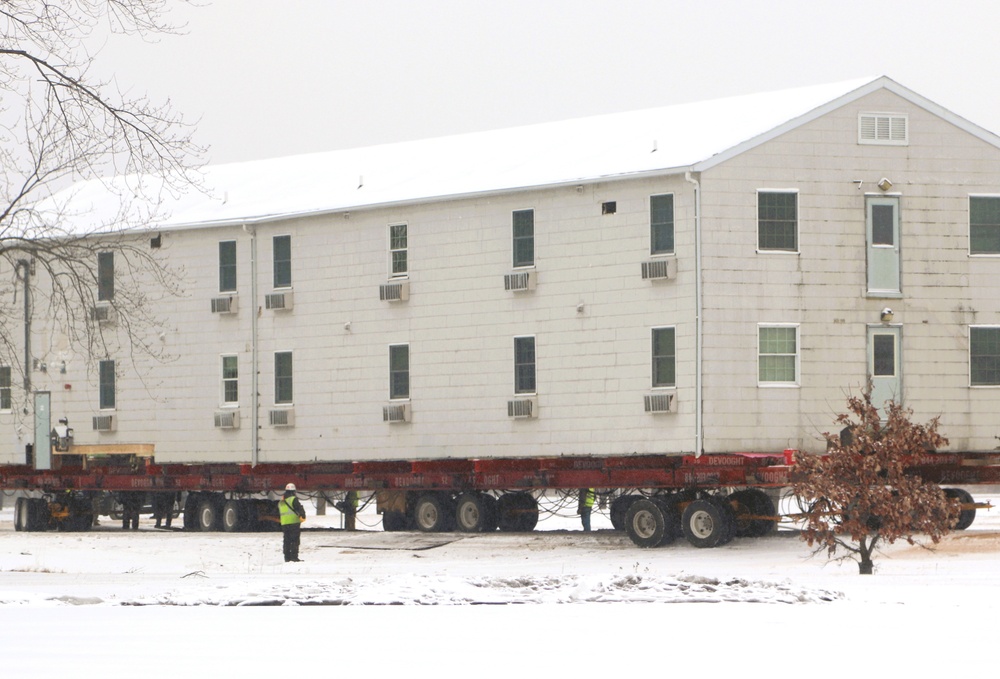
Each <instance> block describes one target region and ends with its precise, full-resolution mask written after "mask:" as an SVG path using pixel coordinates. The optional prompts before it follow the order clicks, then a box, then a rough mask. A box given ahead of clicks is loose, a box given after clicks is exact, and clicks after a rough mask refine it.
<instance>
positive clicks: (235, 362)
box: [222, 356, 240, 405]
mask: <svg viewBox="0 0 1000 679" xmlns="http://www.w3.org/2000/svg"><path fill="white" fill-rule="evenodd" d="M222 402H223V403H225V404H226V405H236V404H238V403H239V402H240V359H239V357H238V356H223V357H222Z"/></svg>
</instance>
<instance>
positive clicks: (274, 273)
mask: <svg viewBox="0 0 1000 679" xmlns="http://www.w3.org/2000/svg"><path fill="white" fill-rule="evenodd" d="M279 238H287V239H288V282H287V283H286V282H285V281H282V282H281V284H280V285H279V284H278V280H277V278H278V249H277V248H276V247H274V246H275V243H276V242H277V240H278V239H279ZM282 261H284V260H282ZM293 273H294V272H293V270H292V234H290V233H279V234H275V235H274V236H272V237H271V283H272V285H273V289H274V290H291V289H292V281H293V280H295V278H294V276H292V274H293Z"/></svg>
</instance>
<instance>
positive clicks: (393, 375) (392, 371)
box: [389, 344, 410, 399]
mask: <svg viewBox="0 0 1000 679" xmlns="http://www.w3.org/2000/svg"><path fill="white" fill-rule="evenodd" d="M389 398H391V399H395V398H410V345H409V344H393V345H391V346H390V347H389Z"/></svg>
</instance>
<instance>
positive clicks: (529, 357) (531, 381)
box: [514, 337, 535, 394]
mask: <svg viewBox="0 0 1000 679" xmlns="http://www.w3.org/2000/svg"><path fill="white" fill-rule="evenodd" d="M514 393H515V394H534V393H535V338H534V337H515V338H514Z"/></svg>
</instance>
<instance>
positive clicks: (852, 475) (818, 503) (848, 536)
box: [793, 387, 960, 575]
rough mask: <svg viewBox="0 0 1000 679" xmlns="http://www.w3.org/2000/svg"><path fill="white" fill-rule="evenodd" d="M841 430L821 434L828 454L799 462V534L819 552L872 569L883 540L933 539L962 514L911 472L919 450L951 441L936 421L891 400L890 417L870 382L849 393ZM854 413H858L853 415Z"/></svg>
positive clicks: (796, 485) (926, 451)
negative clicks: (920, 418)
mask: <svg viewBox="0 0 1000 679" xmlns="http://www.w3.org/2000/svg"><path fill="white" fill-rule="evenodd" d="M848 410H849V411H850V414H841V415H840V416H838V418H837V423H838V424H839V425H841V426H842V427H843V429H842V430H841V432H840V433H839V434H836V435H833V434H829V433H827V434H824V436H825V437H826V439H827V444H828V450H827V454H826V455H823V456H810V457H806V458H804V459H802V460H800V461H799V463H798V464H797V465H796V473H795V476H794V479H793V490H794V492H795V494H796V495H797V496H798V497H799V498H800V500H801V501H802V502H803V503H804V504H805V505H806V507H807V511H806V516H805V520H806V525H805V528H804V530H803V532H802V537H803V539H804V540H806V541H807V542H808V544H809V545H810V546H816V548H817V551H819V552H821V551H826V552H827V553H828V555H829V556H831V557H832V556H834V555H835V554H837V553H838V552H840V551H841V550H843V552H846V553H843V552H842V556H841V557H839V558H847V559H853V560H856V561H857V563H858V569H859V572H860V573H861V574H862V575H870V574H872V573H873V572H874V555H875V554H876V552H877V550H878V548H879V547H880V545H881V544H882V543H887V544H892V543H894V542H895V541H896V540H906V541H907V542H908V543H910V544H914V543H915V536H917V535H925V536H927V537H928V538H930V539H931V541H932V542H934V543H935V544H936V543H937V542H939V541H940V540H941V538H942V537H943V536H944V535H945V534H946V533H948V531H950V530H951V528H952V526H954V525H955V523H956V521H957V520H958V518H959V511H960V506H959V502H958V500H956V499H954V498H951V497H948V496H947V495H946V493H945V492H944V491H943V490H942V489H941V488H940V487H938V486H937V485H936V484H933V483H926V482H925V481H923V479H921V478H920V477H919V476H917V475H915V474H912V473H909V472H908V469H909V468H911V467H912V466H914V464H915V461H916V460H918V459H919V456H921V455H927V454H931V453H930V451H934V450H936V449H937V448H939V447H941V446H944V445H947V444H948V440H947V439H946V438H945V437H944V436H942V435H941V434H939V433H938V420H937V418H934V419H933V420H931V421H930V422H929V423H928V424H926V425H921V424H915V423H913V422H911V421H910V417H911V416H912V414H913V413H912V411H911V410H908V409H906V408H903V407H902V406H900V405H899V404H896V403H894V402H889V403H887V404H886V406H885V411H884V414H885V420H883V419H882V416H881V415H880V413H879V410H878V408H877V407H876V406H875V405H874V404H873V403H872V399H871V388H870V387H869V388H867V389H866V390H865V391H864V393H863V394H862V395H861V396H853V397H851V398H849V399H848ZM852 415H853V417H854V419H852Z"/></svg>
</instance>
